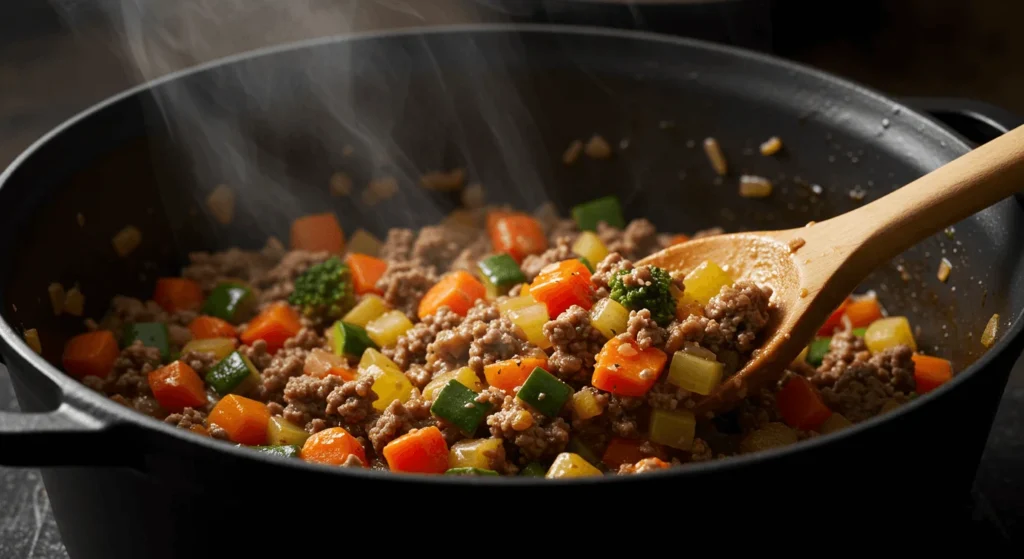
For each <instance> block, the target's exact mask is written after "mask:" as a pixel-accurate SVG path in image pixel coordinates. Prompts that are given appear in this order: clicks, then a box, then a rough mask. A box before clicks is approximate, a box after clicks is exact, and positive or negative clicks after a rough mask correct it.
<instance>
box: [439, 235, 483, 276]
mask: <svg viewBox="0 0 1024 559" xmlns="http://www.w3.org/2000/svg"><path fill="white" fill-rule="evenodd" d="M490 252H491V240H490V239H489V238H488V237H487V236H486V235H480V236H478V237H477V239H476V240H475V241H473V242H472V243H470V245H469V246H468V247H466V248H464V249H463V250H462V252H460V253H459V255H458V256H456V257H455V260H453V261H452V263H451V266H449V269H450V270H467V271H470V272H475V271H476V266H477V262H479V261H480V260H481V259H482V258H483V257H484V256H487V254H488V253H490Z"/></svg>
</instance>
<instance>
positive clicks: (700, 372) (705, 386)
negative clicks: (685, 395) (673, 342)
mask: <svg viewBox="0 0 1024 559" xmlns="http://www.w3.org/2000/svg"><path fill="white" fill-rule="evenodd" d="M724 372H725V365H722V364H721V363H719V362H718V361H712V360H709V359H704V358H703V357H697V356H696V355H693V354H692V353H688V352H685V351H677V352H676V353H675V355H673V356H672V365H670V366H669V369H668V381H669V382H670V383H672V384H674V385H676V386H678V387H679V388H682V389H684V390H689V391H690V392H695V393H697V394H701V395H704V396H707V395H708V394H711V390H712V389H713V388H714V387H716V386H718V383H719V382H721V381H722V374H723V373H724Z"/></svg>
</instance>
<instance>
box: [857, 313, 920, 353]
mask: <svg viewBox="0 0 1024 559" xmlns="http://www.w3.org/2000/svg"><path fill="white" fill-rule="evenodd" d="M864 343H866V344H867V346H868V349H869V350H871V353H879V352H882V351H885V350H886V349H889V348H890V347H896V346H898V345H908V346H910V349H912V350H914V351H917V342H915V341H914V333H913V331H912V330H911V329H910V322H909V321H908V320H907V318H906V317H904V316H891V317H889V318H880V319H878V320H876V321H874V322H872V323H871V325H870V326H868V329H867V331H866V332H865V333H864Z"/></svg>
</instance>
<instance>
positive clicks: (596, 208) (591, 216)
mask: <svg viewBox="0 0 1024 559" xmlns="http://www.w3.org/2000/svg"><path fill="white" fill-rule="evenodd" d="M572 218H573V219H575V220H576V225H577V226H579V228H580V231H597V224H598V223H601V222H602V221H603V222H605V223H606V224H607V225H609V226H611V227H614V228H616V229H622V228H624V227H625V226H626V220H625V219H623V218H622V206H621V205H620V204H619V199H618V198H616V197H615V196H604V197H601V198H598V199H596V200H591V201H589V202H585V203H583V204H580V205H578V206H575V207H574V208H573V209H572ZM577 254H579V253H577ZM596 262H600V260H597V261H596Z"/></svg>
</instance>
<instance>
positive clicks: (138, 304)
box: [102, 295, 198, 347]
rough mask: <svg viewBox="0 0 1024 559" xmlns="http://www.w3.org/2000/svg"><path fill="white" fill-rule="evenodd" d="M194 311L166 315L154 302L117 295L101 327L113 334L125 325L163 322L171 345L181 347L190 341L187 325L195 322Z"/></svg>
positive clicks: (196, 314)
mask: <svg viewBox="0 0 1024 559" xmlns="http://www.w3.org/2000/svg"><path fill="white" fill-rule="evenodd" d="M196 316H198V313H196V312H195V311H188V310H182V311H176V312H173V313H167V312H166V311H164V309H163V308H161V307H160V305H158V304H156V301H146V302H142V301H140V300H139V299H135V298H132V297H124V296H121V295H117V296H115V297H114V298H113V300H112V301H111V304H110V312H109V313H107V316H106V317H104V319H103V325H102V327H103V328H105V329H108V330H111V331H114V332H117V331H120V330H121V329H122V328H123V327H124V326H125V325H128V324H136V323H139V322H163V323H164V324H166V325H167V334H168V338H169V340H170V342H171V344H173V345H176V346H179V347H180V346H183V345H185V344H187V343H188V342H189V341H190V340H191V339H192V332H190V331H189V329H188V325H189V323H191V322H192V321H193V320H195V318H196Z"/></svg>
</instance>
